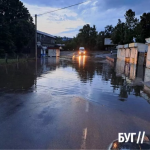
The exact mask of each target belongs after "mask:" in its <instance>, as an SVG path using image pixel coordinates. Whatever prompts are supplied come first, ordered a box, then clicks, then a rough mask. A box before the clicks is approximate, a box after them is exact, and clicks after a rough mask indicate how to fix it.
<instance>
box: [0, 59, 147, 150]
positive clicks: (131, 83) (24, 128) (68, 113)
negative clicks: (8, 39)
mask: <svg viewBox="0 0 150 150" xmlns="http://www.w3.org/2000/svg"><path fill="white" fill-rule="evenodd" d="M137 68H138V67H135V66H130V67H128V65H126V64H123V63H121V62H117V64H116V65H114V64H112V63H111V62H107V61H106V60H103V61H94V60H91V59H89V58H88V57H86V56H80V57H74V58H73V59H72V60H65V59H60V58H48V59H39V60H38V62H37V64H36V63H35V62H34V61H30V62H26V63H19V64H14V65H7V66H0V148H2V149H106V148H108V146H109V144H110V143H111V142H112V141H113V140H115V139H117V138H118V133H119V132H126V133H128V132H137V133H138V132H139V131H145V132H146V134H149V133H150V117H149V114H150V103H149V93H150V92H149V91H150V90H149V88H146V87H145V86H143V84H141V81H143V82H145V81H144V80H145V79H147V78H146V77H147V75H146V74H145V69H143V72H141V71H137V70H138V69H137ZM139 70H141V69H139Z"/></svg>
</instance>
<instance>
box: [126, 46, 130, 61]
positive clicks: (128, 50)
mask: <svg viewBox="0 0 150 150" xmlns="http://www.w3.org/2000/svg"><path fill="white" fill-rule="evenodd" d="M130 55H131V50H130V49H129V48H127V49H126V50H125V57H126V58H125V61H126V62H130Z"/></svg>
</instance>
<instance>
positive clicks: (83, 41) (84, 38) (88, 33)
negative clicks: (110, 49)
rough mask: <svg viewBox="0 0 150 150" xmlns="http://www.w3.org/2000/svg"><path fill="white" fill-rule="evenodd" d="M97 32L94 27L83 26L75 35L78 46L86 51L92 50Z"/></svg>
mask: <svg viewBox="0 0 150 150" xmlns="http://www.w3.org/2000/svg"><path fill="white" fill-rule="evenodd" d="M96 38H97V31H96V27H95V25H94V26H93V27H90V25H89V24H87V25H84V26H83V28H82V29H80V30H79V34H78V35H77V39H78V46H84V47H85V48H86V49H87V50H94V48H95V46H96Z"/></svg>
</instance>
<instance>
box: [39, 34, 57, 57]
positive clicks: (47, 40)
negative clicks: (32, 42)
mask: <svg viewBox="0 0 150 150" xmlns="http://www.w3.org/2000/svg"><path fill="white" fill-rule="evenodd" d="M51 48H52V49H58V46H56V36H53V35H51V34H48V33H45V32H41V31H37V55H38V57H41V56H43V57H44V56H47V55H48V49H51Z"/></svg>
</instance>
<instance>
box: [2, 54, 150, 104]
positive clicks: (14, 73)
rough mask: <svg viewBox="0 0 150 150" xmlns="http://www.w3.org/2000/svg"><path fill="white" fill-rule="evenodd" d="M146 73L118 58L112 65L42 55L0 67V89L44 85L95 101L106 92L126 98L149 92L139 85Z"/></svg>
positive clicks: (20, 89) (30, 89)
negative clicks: (43, 56)
mask: <svg viewBox="0 0 150 150" xmlns="http://www.w3.org/2000/svg"><path fill="white" fill-rule="evenodd" d="M114 67H115V68H114ZM149 74H150V73H149V69H148V70H147V69H146V70H145V68H144V67H143V66H136V65H133V64H125V62H122V61H119V60H117V62H116V65H115V66H114V64H112V63H110V62H106V61H105V62H103V63H102V62H96V61H94V60H92V59H90V58H89V57H87V56H80V57H74V58H73V60H63V59H60V58H48V59H46V58H43V59H40V60H38V61H37V63H35V62H34V61H29V62H26V63H19V64H14V65H6V66H0V91H1V93H3V92H6V91H7V92H16V91H37V92H38V90H41V87H47V88H46V89H50V91H51V93H55V94H60V93H61V94H68V95H70V94H77V95H80V96H83V97H85V98H87V99H89V100H90V99H94V100H96V101H98V99H99V97H101V96H103V95H104V96H105V95H108V93H109V94H110V95H118V99H119V100H120V101H126V100H127V99H128V97H129V96H130V95H135V96H143V94H141V92H143V93H147V95H150V94H149V93H150V90H149V88H147V87H146V86H144V87H143V86H142V84H141V81H145V82H146V81H150V77H149ZM48 83H49V84H48ZM39 85H40V86H41V87H40V88H39V87H38V86H39ZM43 89H44V88H43ZM108 97H109V96H108ZM143 97H145V96H143Z"/></svg>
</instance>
